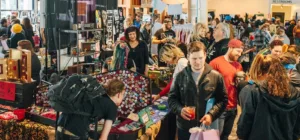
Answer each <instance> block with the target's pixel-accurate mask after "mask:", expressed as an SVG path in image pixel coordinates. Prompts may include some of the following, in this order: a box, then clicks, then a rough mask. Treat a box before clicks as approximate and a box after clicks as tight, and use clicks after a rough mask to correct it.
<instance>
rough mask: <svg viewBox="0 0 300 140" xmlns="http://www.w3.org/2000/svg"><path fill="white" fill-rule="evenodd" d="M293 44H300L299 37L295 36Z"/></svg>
mask: <svg viewBox="0 0 300 140" xmlns="http://www.w3.org/2000/svg"><path fill="white" fill-rule="evenodd" d="M295 45H297V46H300V38H295Z"/></svg>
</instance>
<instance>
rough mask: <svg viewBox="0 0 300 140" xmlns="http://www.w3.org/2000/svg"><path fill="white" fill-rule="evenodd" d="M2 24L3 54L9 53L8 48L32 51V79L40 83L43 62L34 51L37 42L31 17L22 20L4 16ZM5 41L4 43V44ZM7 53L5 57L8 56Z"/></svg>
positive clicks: (0, 45)
mask: <svg viewBox="0 0 300 140" xmlns="http://www.w3.org/2000/svg"><path fill="white" fill-rule="evenodd" d="M0 23H1V26H0V40H1V42H0V47H2V52H1V54H2V53H3V54H7V53H8V50H7V48H5V47H4V46H7V47H8V49H10V48H12V49H19V50H22V49H25V50H29V51H30V52H31V55H32V56H31V64H32V68H31V75H32V79H33V80H34V81H35V82H36V85H38V84H39V83H40V81H41V79H40V70H41V63H40V60H39V58H38V56H37V55H36V53H35V51H34V47H35V43H34V40H33V36H34V32H33V27H32V25H31V22H30V19H29V18H23V20H22V22H20V20H19V19H17V17H16V16H10V17H9V18H7V19H6V18H2V19H1V22H0ZM3 43H4V44H3ZM7 56H8V55H5V56H4V57H7Z"/></svg>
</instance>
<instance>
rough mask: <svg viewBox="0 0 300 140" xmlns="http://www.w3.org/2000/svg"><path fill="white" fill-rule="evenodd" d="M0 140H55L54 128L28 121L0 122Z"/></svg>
mask: <svg viewBox="0 0 300 140" xmlns="http://www.w3.org/2000/svg"><path fill="white" fill-rule="evenodd" d="M0 140H55V128H54V127H51V126H46V125H43V124H39V123H36V122H32V121H29V120H24V121H21V122H18V121H15V120H0Z"/></svg>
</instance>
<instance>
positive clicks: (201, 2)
mask: <svg viewBox="0 0 300 140" xmlns="http://www.w3.org/2000/svg"><path fill="white" fill-rule="evenodd" d="M196 1H197V5H198V8H197V16H198V17H197V22H198V23H199V22H201V23H204V24H206V25H207V18H208V14H207V12H208V11H207V9H208V8H207V7H208V4H207V0H196Z"/></svg>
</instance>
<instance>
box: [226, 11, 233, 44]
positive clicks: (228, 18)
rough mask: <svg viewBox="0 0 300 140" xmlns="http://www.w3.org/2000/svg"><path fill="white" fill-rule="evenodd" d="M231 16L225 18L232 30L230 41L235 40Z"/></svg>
mask: <svg viewBox="0 0 300 140" xmlns="http://www.w3.org/2000/svg"><path fill="white" fill-rule="evenodd" d="M231 19H232V18H231V16H226V17H225V23H227V24H228V25H229V29H230V36H229V39H233V38H234V28H233V25H232V22H231Z"/></svg>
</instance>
